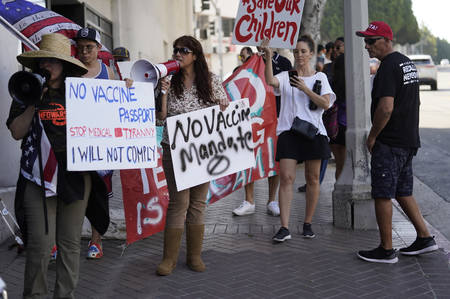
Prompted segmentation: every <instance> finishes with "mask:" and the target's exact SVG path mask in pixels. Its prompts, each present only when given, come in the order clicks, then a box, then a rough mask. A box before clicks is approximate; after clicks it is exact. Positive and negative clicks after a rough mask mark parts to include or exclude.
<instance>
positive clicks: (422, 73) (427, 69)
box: [408, 54, 437, 90]
mask: <svg viewBox="0 0 450 299" xmlns="http://www.w3.org/2000/svg"><path fill="white" fill-rule="evenodd" d="M408 57H409V59H411V60H412V62H414V64H415V65H416V68H417V71H418V73H419V84H420V85H430V87H431V90H437V66H436V65H435V64H434V62H433V59H432V58H431V56H430V55H423V54H422V55H410V56H408Z"/></svg>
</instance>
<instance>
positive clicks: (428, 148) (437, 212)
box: [413, 68, 450, 239]
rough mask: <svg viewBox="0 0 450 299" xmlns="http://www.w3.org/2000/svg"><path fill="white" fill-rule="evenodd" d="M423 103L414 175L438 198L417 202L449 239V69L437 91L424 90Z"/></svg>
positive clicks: (441, 76)
mask: <svg viewBox="0 0 450 299" xmlns="http://www.w3.org/2000/svg"><path fill="white" fill-rule="evenodd" d="M420 100H421V106H420V139H421V148H420V149H419V152H418V154H417V156H416V157H415V159H414V160H413V161H414V162H413V164H414V174H415V176H416V177H417V178H418V179H419V180H420V181H422V182H423V183H424V184H426V185H427V186H428V187H429V188H431V189H432V190H433V191H434V192H435V193H436V194H437V195H439V196H430V197H428V198H417V200H418V201H419V204H420V206H421V208H422V210H423V213H424V216H425V218H426V220H427V221H428V222H429V223H431V224H432V225H433V226H434V227H435V228H437V229H438V230H439V231H440V232H441V233H442V234H444V235H445V236H446V237H447V239H450V217H449V216H450V184H449V183H450V180H449V177H448V175H449V170H450V159H449V158H450V68H440V70H439V72H438V90H437V91H431V90H430V88H429V87H428V86H422V87H421V91H420ZM415 183H416V182H415ZM418 187H420V183H419V184H416V185H415V188H418Z"/></svg>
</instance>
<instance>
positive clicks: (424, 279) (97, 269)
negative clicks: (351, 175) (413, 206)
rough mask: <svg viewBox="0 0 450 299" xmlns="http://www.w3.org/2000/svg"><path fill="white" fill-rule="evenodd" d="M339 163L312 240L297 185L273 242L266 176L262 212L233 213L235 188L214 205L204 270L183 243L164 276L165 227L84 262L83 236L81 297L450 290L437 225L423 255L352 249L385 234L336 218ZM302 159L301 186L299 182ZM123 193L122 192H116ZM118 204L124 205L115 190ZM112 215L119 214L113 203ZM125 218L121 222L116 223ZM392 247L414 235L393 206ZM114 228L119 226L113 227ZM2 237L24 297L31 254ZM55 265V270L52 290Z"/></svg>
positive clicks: (259, 195) (449, 294) (12, 283)
mask: <svg viewBox="0 0 450 299" xmlns="http://www.w3.org/2000/svg"><path fill="white" fill-rule="evenodd" d="M333 177H334V165H333V164H331V165H330V166H329V167H328V171H327V175H326V177H325V180H324V182H323V184H322V186H321V195H320V200H319V204H318V207H317V212H316V215H315V217H314V221H313V229H314V232H315V233H316V236H317V237H316V238H314V239H311V240H309V239H303V238H302V237H301V236H300V233H301V230H302V224H303V222H302V219H303V216H304V204H305V200H304V199H305V195H304V194H302V193H294V201H293V202H292V212H291V218H290V220H291V221H290V230H291V234H292V240H289V241H286V242H285V243H283V244H273V243H272V242H271V237H272V236H273V234H274V233H275V232H276V230H277V229H278V228H279V217H273V216H269V215H267V213H266V201H267V180H261V181H258V182H256V184H255V198H256V205H257V207H256V213H255V214H253V215H249V216H244V217H235V216H232V213H231V211H232V210H233V209H234V208H235V207H237V206H238V205H239V204H240V202H241V201H242V200H243V198H244V191H243V190H238V191H236V192H235V193H233V194H231V195H230V196H228V197H226V198H224V199H222V200H220V201H219V202H217V203H214V204H213V205H211V206H209V207H208V208H207V211H206V234H205V242H204V252H203V258H204V261H205V263H206V265H207V270H206V272H204V273H195V272H192V271H190V270H189V269H188V268H187V266H186V265H185V243H184V241H183V244H182V248H181V252H180V256H179V260H178V265H177V268H176V269H175V270H174V272H173V274H172V275H170V276H167V277H159V276H157V275H156V274H155V270H156V267H157V265H158V263H159V262H160V261H161V256H162V237H163V235H162V233H159V234H157V235H154V236H151V237H149V238H147V239H145V240H141V241H138V242H136V243H133V244H132V245H131V246H129V247H128V248H126V249H125V250H124V246H123V245H124V243H125V241H124V240H117V239H116V240H113V239H108V240H104V242H103V246H104V252H105V256H104V258H102V259H101V260H98V261H92V260H86V259H85V258H84V257H85V254H86V247H87V240H83V242H82V258H81V267H80V268H81V273H80V282H79V285H78V288H77V291H76V295H77V298H274V297H275V298H450V268H449V250H450V245H449V244H450V243H449V242H448V240H447V239H445V237H443V236H442V235H441V234H439V232H438V231H436V230H435V229H434V228H433V227H430V229H431V231H432V233H433V234H434V235H436V239H437V242H438V244H439V245H440V247H441V249H439V251H437V252H434V253H430V254H427V255H423V256H419V257H405V256H400V257H399V262H398V263H397V264H392V265H387V264H372V263H367V262H364V261H361V260H359V259H358V258H357V257H356V254H355V253H356V251H357V250H360V249H371V248H373V247H376V246H377V245H378V242H379V238H378V232H377V231H353V230H343V229H337V228H335V227H334V226H333V224H332V202H331V191H332V189H333V184H334V178H333ZM303 182H304V176H303V167H302V166H300V167H299V168H298V171H297V179H296V184H295V185H296V186H298V185H301V184H303ZM430 192H432V191H430V189H428V188H424V187H422V186H421V184H420V182H419V181H417V180H416V185H415V195H416V197H422V196H430V194H429V193H430ZM116 194H117V193H116ZM112 206H113V207H116V208H118V207H120V201H119V200H118V199H117V198H116V199H115V200H114V202H113V203H112ZM115 213H118V212H117V211H116V212H115ZM119 226H120V225H119ZM393 226H394V227H393V242H394V247H396V248H399V247H403V246H405V245H407V244H408V245H409V243H411V242H412V241H413V240H414V239H415V232H414V229H413V227H412V225H411V224H410V223H409V221H408V220H407V219H406V218H405V216H404V215H403V214H402V213H401V212H400V211H399V210H398V209H394V220H393ZM115 229H116V233H117V230H120V229H118V227H116V228H115ZM8 244H11V240H9V241H8V242H6V243H3V244H2V245H0V276H1V277H2V278H3V279H4V280H5V282H6V283H7V285H8V291H9V295H10V297H11V298H20V294H21V292H22V288H23V285H22V284H23V271H24V264H25V258H24V256H23V255H20V256H17V254H16V252H15V251H9V250H7V245H8ZM54 269H55V267H54V264H52V265H50V269H49V285H50V288H51V289H53V283H54V279H55V272H54Z"/></svg>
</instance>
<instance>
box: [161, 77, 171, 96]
mask: <svg viewBox="0 0 450 299" xmlns="http://www.w3.org/2000/svg"><path fill="white" fill-rule="evenodd" d="M166 78H167V80H169V81H170V80H172V75H168V76H166V77H165V78H163V80H166ZM161 93H162V94H166V91H165V90H161Z"/></svg>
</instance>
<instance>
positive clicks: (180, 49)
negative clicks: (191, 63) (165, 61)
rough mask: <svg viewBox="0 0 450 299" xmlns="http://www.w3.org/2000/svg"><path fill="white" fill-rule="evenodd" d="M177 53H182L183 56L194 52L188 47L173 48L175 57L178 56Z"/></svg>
mask: <svg viewBox="0 0 450 299" xmlns="http://www.w3.org/2000/svg"><path fill="white" fill-rule="evenodd" d="M177 53H180V54H181V55H187V54H189V53H192V50H191V49H189V48H186V47H182V48H173V55H177Z"/></svg>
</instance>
